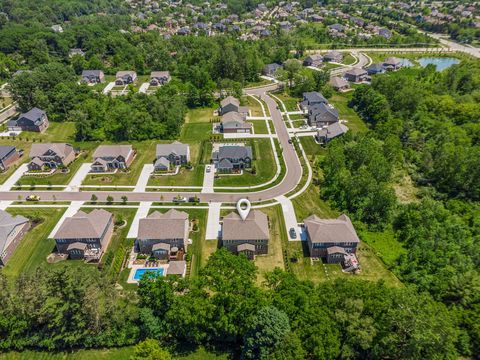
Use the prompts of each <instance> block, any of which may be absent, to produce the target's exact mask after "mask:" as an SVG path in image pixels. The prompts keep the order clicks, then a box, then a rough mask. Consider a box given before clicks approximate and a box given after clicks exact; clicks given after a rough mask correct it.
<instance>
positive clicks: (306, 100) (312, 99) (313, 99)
mask: <svg viewBox="0 0 480 360" xmlns="http://www.w3.org/2000/svg"><path fill="white" fill-rule="evenodd" d="M320 104H328V100H327V99H325V97H324V96H323V95H322V94H320V93H319V92H316V91H311V92H305V93H303V99H302V101H301V102H300V107H301V108H302V109H303V111H304V112H305V113H307V112H308V109H309V108H310V107H313V106H315V105H320Z"/></svg>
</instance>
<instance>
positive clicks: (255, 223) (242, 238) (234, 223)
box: [222, 210, 270, 260]
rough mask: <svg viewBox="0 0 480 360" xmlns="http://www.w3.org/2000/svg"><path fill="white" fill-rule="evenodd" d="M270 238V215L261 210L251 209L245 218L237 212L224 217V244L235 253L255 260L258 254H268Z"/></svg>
mask: <svg viewBox="0 0 480 360" xmlns="http://www.w3.org/2000/svg"><path fill="white" fill-rule="evenodd" d="M269 239H270V232H269V226H268V217H267V215H265V213H263V212H261V211H259V210H252V211H250V213H249V214H248V216H247V217H246V219H245V220H243V219H242V218H241V217H240V215H238V214H237V213H236V212H231V213H230V214H228V215H227V216H225V217H224V218H223V222H222V246H223V247H225V248H226V249H227V250H229V251H231V252H233V253H236V254H239V253H241V254H245V255H246V256H247V258H248V259H250V260H253V259H254V258H255V256H256V255H259V254H268V241H269Z"/></svg>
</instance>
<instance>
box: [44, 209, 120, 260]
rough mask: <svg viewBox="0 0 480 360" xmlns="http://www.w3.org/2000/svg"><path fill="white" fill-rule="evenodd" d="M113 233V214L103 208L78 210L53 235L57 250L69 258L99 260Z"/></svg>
mask: <svg viewBox="0 0 480 360" xmlns="http://www.w3.org/2000/svg"><path fill="white" fill-rule="evenodd" d="M112 234H113V215H112V214H111V213H109V212H108V211H105V210H103V209H94V210H93V211H91V212H90V213H86V212H84V211H81V210H80V211H78V212H77V213H76V214H75V215H73V216H72V217H69V218H66V219H65V220H64V221H63V223H62V225H61V226H60V227H59V229H58V230H57V232H56V233H55V235H54V237H53V238H54V239H55V245H56V248H57V252H58V253H60V254H67V255H68V256H69V258H70V259H85V260H99V259H100V258H101V255H102V253H103V252H104V251H105V250H106V248H107V247H108V243H109V242H110V239H111V237H112Z"/></svg>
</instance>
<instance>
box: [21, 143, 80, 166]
mask: <svg viewBox="0 0 480 360" xmlns="http://www.w3.org/2000/svg"><path fill="white" fill-rule="evenodd" d="M75 156H76V153H75V150H74V148H73V146H72V145H70V144H66V143H46V144H32V148H31V149H30V155H29V157H30V162H29V163H28V165H27V166H28V171H42V170H45V169H57V168H61V167H67V166H68V165H70V163H72V162H73V161H74V160H75Z"/></svg>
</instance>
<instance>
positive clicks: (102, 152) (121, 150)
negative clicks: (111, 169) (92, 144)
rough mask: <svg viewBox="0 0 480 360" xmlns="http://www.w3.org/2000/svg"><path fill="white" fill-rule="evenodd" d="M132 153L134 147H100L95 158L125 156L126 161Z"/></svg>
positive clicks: (94, 155) (94, 154)
mask: <svg viewBox="0 0 480 360" xmlns="http://www.w3.org/2000/svg"><path fill="white" fill-rule="evenodd" d="M131 151H132V145H100V146H99V147H98V148H97V149H96V150H95V152H94V153H93V158H94V159H96V158H101V157H114V158H116V157H117V156H123V157H124V158H125V159H126V158H127V157H128V155H129V154H130V152H131Z"/></svg>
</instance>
